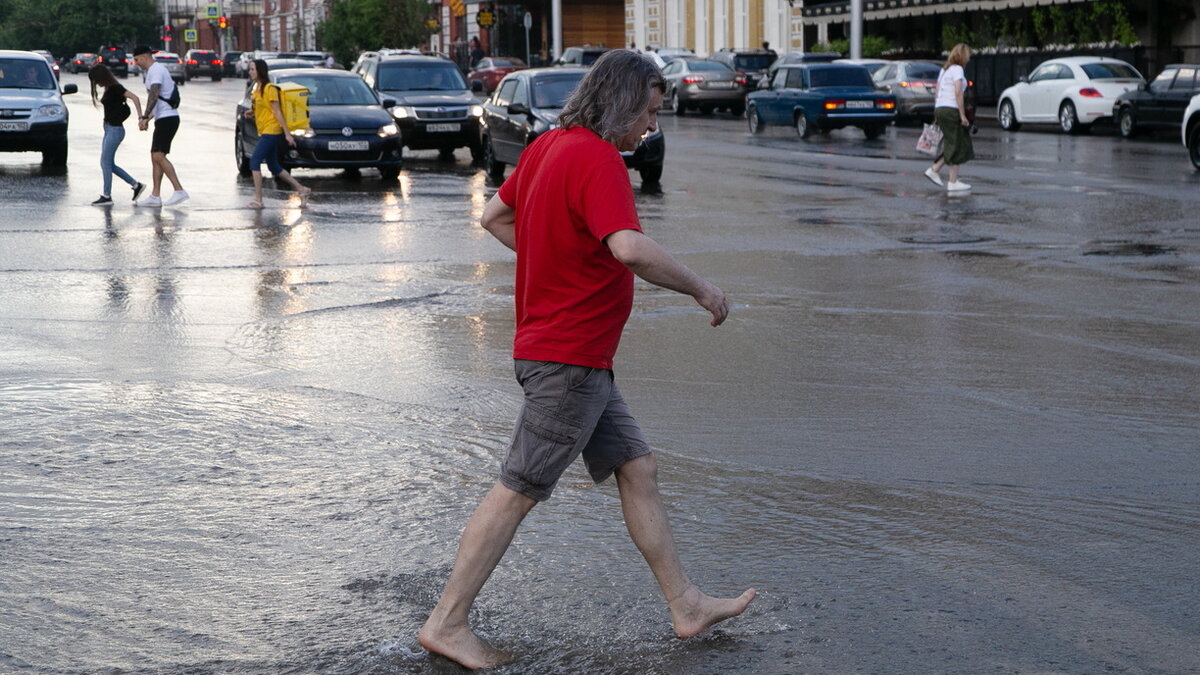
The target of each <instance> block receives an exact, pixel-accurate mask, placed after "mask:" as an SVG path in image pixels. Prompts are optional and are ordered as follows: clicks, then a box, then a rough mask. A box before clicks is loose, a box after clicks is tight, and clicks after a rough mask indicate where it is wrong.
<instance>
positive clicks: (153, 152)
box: [133, 45, 188, 206]
mask: <svg viewBox="0 0 1200 675" xmlns="http://www.w3.org/2000/svg"><path fill="white" fill-rule="evenodd" d="M133 60H134V61H136V62H137V64H138V67H139V68H141V69H142V73H144V74H143V76H142V80H143V81H144V82H145V84H146V111H145V113H143V114H141V115H139V116H138V129H140V130H141V131H146V130H148V129H149V128H150V118H152V117H153V118H154V136H153V137H152V138H151V140H150V164H151V167H152V168H153V172H154V173H153V183H152V188H151V190H150V196H149V197H146V198H145V199H143V200H142V201H140V202H137V205H138V206H174V205H175V204H178V203H180V202H182V201H184V200H186V199H187V198H188V193H187V191H186V190H184V189H183V184H182V183H180V182H179V177H178V176H176V175H175V165H174V164H172V163H171V160H169V159H167V154H169V153H170V152H171V141H173V140H175V134H176V133H177V132H178V131H179V110H177V109H176V108H175V106H174V105H171V104H170V103H169V101H172V100H175V93H176V92H175V87H176V85H175V81H174V80H172V79H171V73H170V71H168V70H167V67H166V66H164V65H163V64H161V63H159V62H158V61H156V60H154V52H152V51H151V50H150V48H149V47H147V46H145V45H140V46H138V47H135V48H134V49H133ZM163 176H166V177H167V180H169V181H171V187H173V188H175V192H174V194H172V195H171V196H170V197H169V198H168V199H167V201H165V202H164V201H163V200H162V197H161V196H160V195H159V193H160V190H161V188H162V179H163Z"/></svg>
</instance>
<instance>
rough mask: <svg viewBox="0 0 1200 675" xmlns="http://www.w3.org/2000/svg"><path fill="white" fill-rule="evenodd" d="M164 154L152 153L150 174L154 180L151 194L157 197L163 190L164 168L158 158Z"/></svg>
mask: <svg viewBox="0 0 1200 675" xmlns="http://www.w3.org/2000/svg"><path fill="white" fill-rule="evenodd" d="M162 156H163V154H162V153H161V152H152V153H150V169H151V171H150V175H151V176H153V181H152V184H151V186H150V194H152V195H154V196H155V197H158V196H159V193H160V192H161V190H162V179H163V170H162V164H160V163H159V162H158V158H159V157H162Z"/></svg>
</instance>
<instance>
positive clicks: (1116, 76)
mask: <svg viewBox="0 0 1200 675" xmlns="http://www.w3.org/2000/svg"><path fill="white" fill-rule="evenodd" d="M1145 83H1146V80H1145V79H1144V78H1143V77H1142V75H1141V73H1139V72H1138V71H1137V69H1136V68H1134V67H1133V66H1131V65H1129V64H1128V63H1125V62H1124V61H1121V60H1119V59H1110V58H1107V57H1104V56H1070V57H1067V58H1062V59H1051V60H1049V61H1046V62H1045V63H1043V64H1041V65H1040V66H1038V67H1037V69H1035V70H1034V71H1033V74H1031V75H1030V76H1029V77H1028V78H1024V77H1022V78H1021V81H1020V82H1018V83H1016V84H1014V85H1013V86H1011V87H1009V88H1008V89H1005V90H1004V91H1002V92H1000V101H999V103H998V104H997V106H996V118H997V119H999V120H1000V126H1001V127H1002V128H1004V129H1005V130H1007V131H1016V130H1017V129H1020V128H1021V125H1022V124H1036V123H1049V124H1053V123H1055V122H1057V123H1058V126H1059V128H1061V129H1062V130H1063V133H1068V134H1073V133H1079V132H1082V131H1086V130H1087V129H1089V128H1090V127H1091V126H1092V124H1094V123H1095V122H1096V121H1097V120H1100V119H1102V118H1105V117H1112V113H1113V101H1115V100H1116V99H1117V97H1118V96H1120V95H1121V94H1124V93H1125V92H1127V91H1130V90H1132V89H1137V88H1138V87H1139V86H1140V85H1144V84H1145Z"/></svg>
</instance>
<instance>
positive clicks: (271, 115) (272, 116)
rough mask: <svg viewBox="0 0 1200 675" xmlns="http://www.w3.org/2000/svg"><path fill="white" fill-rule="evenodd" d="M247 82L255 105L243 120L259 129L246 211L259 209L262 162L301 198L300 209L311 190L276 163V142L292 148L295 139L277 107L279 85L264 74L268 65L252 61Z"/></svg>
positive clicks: (281, 110) (260, 60) (266, 72)
mask: <svg viewBox="0 0 1200 675" xmlns="http://www.w3.org/2000/svg"><path fill="white" fill-rule="evenodd" d="M250 79H251V80H253V81H254V88H253V89H252V90H251V92H250V98H251V100H252V101H253V102H254V105H253V106H252V107H251V108H250V110H247V111H246V117H253V118H254V126H255V127H256V128H257V129H258V143H256V144H255V145H254V154H252V155H251V156H250V175H251V176H253V177H254V201H252V202H250V203H249V204H247V205H246V208H248V209H261V208H262V207H263V196H262V163H263V161H264V160H265V161H266V163H267V168H269V169H270V170H271V173H272V174H274V176H275V177H276V178H280V179H283V182H285V183H287V184H288V185H291V186H292V188H293V189H295V190H296V192H297V193H298V194H299V195H300V206H304V205H305V204H306V203H307V202H308V195H309V193H311V192H312V189H311V188H306V187H304V186H303V185H301V184H300V183H298V182H296V179H295V178H292V174H290V173H288V172H287V171H285V170H284V168H283V166H282V165H280V163H279V141H280V140H281V139H282V140H284V141H286V142H287V144H288V145H291V146H293V147H294V146H295V145H296V139H295V138H293V137H292V135H291V134H289V133H287V122H286V121H285V120H284V119H283V108H281V107H280V102H279V101H280V99H279V96H280V90H279V85H277V84H274V83H272V82H271V79H270V74H269V72H268V71H267V62H266V61H263V60H262V59H254V60H253V61H251V62H250Z"/></svg>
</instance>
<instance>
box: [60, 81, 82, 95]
mask: <svg viewBox="0 0 1200 675" xmlns="http://www.w3.org/2000/svg"><path fill="white" fill-rule="evenodd" d="M78 91H79V87H78V86H76V85H75V83H74V82H72V83H70V84H64V85H63V88H62V93H64V94H74V93H76V92H78Z"/></svg>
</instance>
